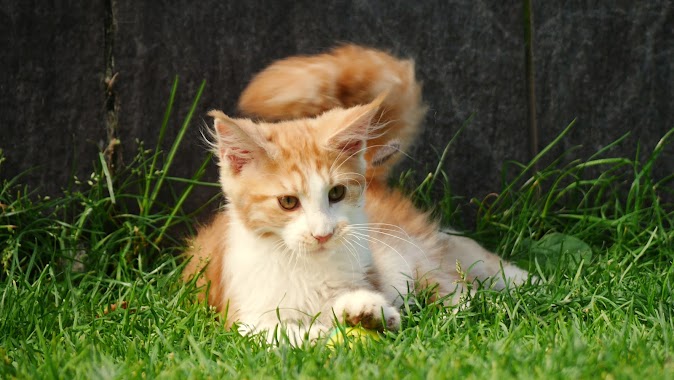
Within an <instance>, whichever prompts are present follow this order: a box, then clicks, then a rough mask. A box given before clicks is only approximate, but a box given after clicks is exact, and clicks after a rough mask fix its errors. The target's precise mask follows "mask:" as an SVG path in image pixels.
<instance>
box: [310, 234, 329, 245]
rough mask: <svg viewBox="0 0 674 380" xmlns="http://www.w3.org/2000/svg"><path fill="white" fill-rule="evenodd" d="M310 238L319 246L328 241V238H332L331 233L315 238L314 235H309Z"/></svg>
mask: <svg viewBox="0 0 674 380" xmlns="http://www.w3.org/2000/svg"><path fill="white" fill-rule="evenodd" d="M311 236H313V237H314V238H315V239H316V240H318V243H319V244H323V243H325V242H326V241H328V240H330V238H331V237H332V233H329V234H327V235H323V236H316V235H311Z"/></svg>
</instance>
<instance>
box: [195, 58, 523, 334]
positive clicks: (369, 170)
mask: <svg viewBox="0 0 674 380" xmlns="http://www.w3.org/2000/svg"><path fill="white" fill-rule="evenodd" d="M358 52H360V53H362V54H361V55H359V53H358ZM347 53H348V54H350V55H349V56H350V58H351V59H343V57H342V58H339V57H340V56H341V55H345V54H347ZM319 58H320V59H319ZM293 62H294V63H293ZM323 63H325V64H326V66H327V68H319V67H318V66H321V65H322V64H323ZM350 64H353V67H351V66H348V65H350ZM275 67H276V68H275ZM348 67H351V70H347V68H348ZM272 68H275V69H274V70H278V71H274V70H270V69H272ZM293 68H294V69H293ZM305 69H309V70H310V71H311V70H316V72H315V75H307V74H306V72H305V75H299V74H298V73H300V72H303V70H304V71H306V70H305ZM403 69H404V70H403ZM336 72H342V73H344V72H351V73H352V74H353V75H355V77H356V78H360V79H358V80H355V79H354V80H352V81H349V80H347V79H345V76H344V75H345V74H344V75H343V74H335V73H336ZM396 72H397V73H399V74H400V73H404V75H402V74H400V75H402V76H399V77H398V79H395V78H396V75H398V74H391V73H396ZM265 73H266V74H265ZM285 73H288V78H290V79H288V78H285ZM386 73H388V74H386ZM340 78H341V79H340ZM291 79H292V80H291ZM284 80H288V81H287V82H286V83H285V85H282V84H280V83H283V81H284ZM330 81H333V82H334V83H332V84H330ZM310 82H311V83H310ZM316 82H321V83H323V84H320V85H317V84H316ZM312 83H313V84H312ZM349 83H350V84H349ZM352 85H353V86H356V87H349V86H352ZM362 86H364V87H362ZM265 88H267V91H269V96H267V97H265V96H264V92H265V91H263V89H265ZM325 88H331V89H333V90H331V91H333V92H324V91H325V90H324V89H325ZM335 88H342V89H341V90H339V91H337V92H334V91H335V90H334V89H335ZM253 89H254V90H255V91H253ZM301 89H303V90H301ZM359 89H360V90H359ZM381 90H383V91H385V92H386V91H387V92H388V96H379V97H377V98H376V99H375V96H376V94H377V91H381ZM303 93H305V95H301V94H303ZM293 94H295V95H293ZM307 94H311V95H307ZM343 94H360V95H359V96H360V97H359V98H358V99H357V100H353V102H358V103H362V104H363V105H353V104H351V103H349V100H348V99H350V98H349V97H346V98H345V97H343V96H342V95H343ZM301 96H304V97H303V98H301ZM300 98H301V100H297V99H300ZM318 98H320V99H323V100H325V99H332V101H334V104H333V105H332V106H330V105H329V104H330V103H329V102H328V103H325V104H323V103H321V102H322V100H319V99H318ZM283 99H285V100H283ZM288 99H291V101H288ZM293 99H294V100H293ZM373 99H374V100H373ZM398 99H407V100H408V101H409V102H410V103H409V104H406V103H405V102H403V101H401V102H398ZM326 102H327V101H326ZM274 104H276V105H279V108H278V109H277V110H274ZM316 104H318V105H316ZM240 105H241V107H242V108H243V110H244V111H245V112H246V113H247V114H248V115H251V116H257V117H261V118H263V119H267V120H268V121H267V122H253V121H251V120H250V119H232V118H229V117H228V116H226V115H224V114H223V113H222V112H219V111H212V112H211V113H210V114H209V115H211V116H212V117H213V118H214V120H215V121H214V140H215V141H214V148H215V151H216V153H217V157H218V161H219V166H220V183H221V185H222V189H223V192H224V193H225V196H226V198H227V201H228V203H227V205H226V206H225V208H224V210H223V211H221V212H219V213H218V214H217V216H216V217H215V219H214V220H213V221H212V222H211V223H210V224H209V225H207V226H205V227H203V228H201V229H200V230H199V233H198V235H197V236H196V238H195V239H194V240H192V242H191V245H190V248H189V250H188V252H187V256H188V257H191V258H192V259H191V261H190V262H189V263H188V265H187V266H186V268H185V271H184V273H183V275H184V278H185V279H186V280H187V279H190V278H192V277H193V276H195V275H198V274H200V273H201V271H202V270H203V275H202V276H201V277H200V278H199V279H198V283H199V284H201V285H205V284H207V283H210V287H209V293H208V302H209V304H211V305H213V306H214V307H216V308H217V309H218V310H219V311H220V312H221V313H222V314H223V315H225V316H226V318H225V319H226V324H227V326H228V327H229V326H231V324H232V323H233V322H236V321H238V322H239V328H240V329H241V331H242V332H245V333H257V332H265V333H266V337H267V340H268V341H269V342H274V341H276V340H277V339H279V331H280V330H285V332H286V333H287V335H288V337H289V338H290V339H291V342H293V343H299V341H300V340H301V339H302V338H303V337H305V336H307V337H309V338H310V339H313V338H316V337H318V336H319V335H321V334H322V333H324V332H325V331H326V330H328V329H329V328H331V327H332V324H333V322H334V320H335V318H336V319H337V320H338V321H339V322H345V323H347V324H350V325H356V324H358V323H360V324H362V325H363V326H365V327H367V328H372V329H384V328H386V329H393V330H395V329H398V328H399V327H400V313H399V310H400V307H401V306H402V303H403V301H404V299H405V297H406V296H407V294H408V293H409V292H414V291H416V290H418V288H417V287H418V286H421V287H426V286H432V287H433V289H435V291H436V292H437V293H436V295H437V296H446V295H449V296H450V297H449V298H448V299H447V302H449V303H455V302H456V301H458V296H459V295H460V293H461V291H463V284H462V280H463V279H462V275H461V274H459V273H458V272H457V269H456V267H457V262H458V263H460V264H461V267H462V268H464V270H467V271H469V273H468V279H467V280H468V281H472V280H474V279H480V280H485V279H487V278H492V280H493V286H494V287H495V288H498V289H502V288H505V287H506V283H507V282H510V283H512V284H514V285H517V284H520V283H522V282H523V281H524V280H525V279H526V278H527V276H528V273H527V272H526V271H524V270H522V269H520V268H518V267H516V266H514V265H512V264H509V263H507V262H502V261H501V260H500V258H499V257H498V256H496V255H494V254H492V253H490V252H488V251H487V250H485V249H483V248H482V247H480V246H479V245H478V244H477V243H475V242H474V241H473V240H471V239H468V238H465V237H460V236H455V235H450V234H446V233H443V232H441V231H440V226H439V225H438V224H437V223H435V222H433V221H431V220H430V219H429V216H428V215H427V214H426V213H423V212H421V211H419V210H418V209H416V208H415V207H414V205H413V204H412V202H411V201H410V200H409V199H407V198H406V197H405V196H404V195H402V194H401V193H400V192H399V191H398V190H395V189H389V188H388V187H387V186H386V185H385V182H384V181H383V179H384V178H385V175H386V174H387V173H388V170H389V169H390V162H391V161H394V160H387V159H386V158H388V157H387V156H390V154H389V153H390V151H391V150H390V149H389V148H388V147H390V146H391V145H392V144H390V143H387V142H390V141H398V142H399V146H398V147H400V148H404V147H407V146H409V144H410V143H411V141H412V139H413V137H414V136H415V135H416V133H417V131H418V127H419V122H420V118H421V117H422V116H423V108H424V107H423V106H422V104H421V100H420V92H419V85H418V83H417V82H416V81H415V79H414V72H413V66H412V63H411V62H409V61H398V60H396V59H395V58H393V57H391V56H389V55H387V54H385V53H382V52H378V51H374V50H371V49H365V48H360V47H356V46H346V47H342V48H339V49H336V50H334V51H333V52H332V53H329V54H325V55H319V56H313V57H295V58H291V59H289V60H284V61H281V62H280V63H275V64H273V65H272V66H271V67H270V68H268V69H267V70H265V71H263V73H262V74H260V75H258V76H257V77H256V78H255V80H253V82H252V83H251V85H250V87H249V88H248V89H246V91H245V92H244V94H243V96H242V98H241V102H240ZM257 105H260V107H259V108H255V107H257ZM307 105H309V106H307ZM315 105H316V106H315ZM314 106H315V108H314ZM410 108H411V109H410ZM284 109H288V111H284ZM291 110H292V111H291ZM405 114H407V115H408V116H409V115H413V117H412V116H410V118H407V119H405V118H402V117H401V115H405ZM392 116H394V117H396V118H397V117H401V118H400V119H395V118H394V119H391V117H392ZM373 141H378V142H377V143H374V142H373ZM382 146H384V148H382ZM382 149H384V150H386V152H387V153H386V154H381V153H377V152H375V153H372V152H373V151H377V150H382ZM377 159H379V160H380V162H376V161H377ZM279 326H280V327H281V329H279Z"/></svg>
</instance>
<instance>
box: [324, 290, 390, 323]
mask: <svg viewBox="0 0 674 380" xmlns="http://www.w3.org/2000/svg"><path fill="white" fill-rule="evenodd" d="M333 310H334V312H335V315H336V316H337V318H338V319H339V321H340V322H345V323H346V324H348V325H351V326H355V325H357V324H360V325H361V326H363V327H364V328H366V329H372V330H382V329H387V330H398V329H399V328H400V312H399V311H398V309H396V308H395V307H393V306H391V304H390V303H389V302H387V301H386V299H385V298H384V296H383V295H381V294H380V293H377V292H373V291H371V290H364V289H361V290H355V291H350V292H348V293H345V294H342V295H341V296H340V297H339V298H337V300H336V301H335V305H334V307H333Z"/></svg>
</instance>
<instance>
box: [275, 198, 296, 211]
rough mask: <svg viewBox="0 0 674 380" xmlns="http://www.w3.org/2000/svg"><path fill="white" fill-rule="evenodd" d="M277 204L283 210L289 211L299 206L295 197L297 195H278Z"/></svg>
mask: <svg viewBox="0 0 674 380" xmlns="http://www.w3.org/2000/svg"><path fill="white" fill-rule="evenodd" d="M278 204H279V205H280V206H281V208H283V209H284V210H288V211H291V210H294V209H296V208H297V207H299V205H300V200H299V199H297V197H293V196H292V195H284V196H282V197H278Z"/></svg>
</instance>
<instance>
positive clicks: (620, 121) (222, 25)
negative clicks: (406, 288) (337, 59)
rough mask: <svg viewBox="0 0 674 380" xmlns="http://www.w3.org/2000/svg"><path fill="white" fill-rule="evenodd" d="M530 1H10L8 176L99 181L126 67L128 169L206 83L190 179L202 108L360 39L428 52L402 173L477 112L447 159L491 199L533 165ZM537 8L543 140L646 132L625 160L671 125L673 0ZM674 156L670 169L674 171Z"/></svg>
mask: <svg viewBox="0 0 674 380" xmlns="http://www.w3.org/2000/svg"><path fill="white" fill-rule="evenodd" d="M522 9H523V6H522V2H520V1H511V2H501V1H458V0H451V1H446V0H442V1H420V2H409V1H384V0H381V1H379V0H356V1H352V2H346V1H327V2H316V1H200V2H194V1H172V2H170V4H169V3H168V2H165V3H163V4H157V2H152V4H150V3H149V2H136V1H114V0H90V1H51V2H44V1H21V2H17V1H8V0H0V75H1V77H0V78H1V79H0V90H1V91H0V128H1V129H2V137H1V138H0V148H2V149H3V150H4V152H5V155H6V156H7V162H6V163H5V164H4V165H3V166H2V169H0V170H1V172H0V175H1V176H2V177H5V178H9V177H12V176H14V175H16V174H17V173H19V172H22V171H25V170H27V169H28V168H31V167H35V166H37V169H36V170H34V171H32V172H31V173H30V174H29V175H28V176H27V177H25V180H26V181H27V182H29V184H30V185H32V186H40V188H41V189H42V190H41V192H42V193H50V194H53V193H58V192H59V191H60V189H61V188H64V187H65V186H67V184H68V182H69V179H70V178H71V177H72V174H73V173H76V174H78V175H80V176H83V175H87V174H88V173H89V172H90V168H91V162H92V161H93V160H94V159H96V152H97V151H99V150H100V149H101V148H102V147H104V146H105V145H106V144H107V139H108V134H107V132H106V112H107V111H108V110H109V109H110V104H108V105H106V94H105V86H104V85H103V80H104V77H105V73H106V68H107V69H108V70H109V71H110V70H112V71H113V72H117V73H118V76H117V79H116V82H115V86H114V87H113V90H114V95H115V97H116V101H117V108H115V109H114V110H113V111H111V112H114V113H115V115H116V116H117V117H118V126H117V132H116V133H117V136H118V137H119V138H120V139H121V141H122V148H123V152H122V154H123V157H124V160H125V161H127V162H128V161H129V160H130V158H131V157H132V156H133V154H134V152H135V143H134V140H135V139H140V140H143V141H145V142H146V146H153V145H154V144H155V142H156V140H157V132H158V129H159V126H160V125H161V119H162V116H163V112H164V107H165V105H166V102H167V100H168V95H169V92H170V87H171V83H172V80H173V78H174V76H175V75H179V76H180V87H179V91H178V99H177V102H178V103H177V108H176V110H175V111H174V116H176V117H174V119H173V123H172V129H171V131H170V132H169V134H170V136H168V141H169V142H170V141H171V140H172V137H173V136H175V133H176V131H177V129H178V127H179V124H180V121H181V118H182V117H183V116H184V115H185V113H186V111H187V109H188V107H189V104H190V102H191V99H192V97H193V96H194V94H195V93H196V90H197V88H198V86H199V84H200V82H201V81H202V79H205V80H206V81H207V87H206V90H205V93H204V95H203V98H202V101H201V103H200V105H199V108H198V110H197V115H198V116H199V117H197V118H196V120H195V122H194V125H193V128H192V130H191V132H190V136H188V139H189V141H188V142H187V144H185V146H184V147H183V149H182V151H181V152H180V159H179V162H178V166H177V167H176V171H175V172H174V173H175V174H177V175H183V176H189V175H190V174H192V173H193V171H194V170H196V168H197V166H198V163H199V162H200V161H201V160H202V159H203V157H204V149H203V144H202V143H201V142H200V141H199V139H200V137H199V133H198V128H199V126H200V123H201V120H202V117H203V115H205V112H206V111H207V110H208V109H211V108H220V109H223V110H224V111H225V112H229V113H234V112H235V104H236V99H237V97H238V95H239V93H240V92H241V90H242V89H243V88H244V87H245V85H246V83H247V81H248V80H249V79H250V78H251V76H252V75H253V74H254V73H255V72H257V71H259V70H261V69H262V68H264V67H265V66H266V65H268V64H269V63H270V62H272V61H273V60H275V59H278V58H282V57H285V56H288V55H292V54H297V53H316V52H319V51H322V50H324V49H326V48H328V47H331V46H333V44H334V43H335V42H338V41H350V42H356V43H362V44H366V45H371V46H374V47H379V48H383V49H387V50H389V51H391V52H393V53H395V54H399V55H402V56H407V57H412V58H414V59H415V60H416V62H417V72H418V77H419V78H420V79H421V80H422V81H423V82H424V97H425V99H426V102H427V103H428V105H429V106H430V112H429V113H428V117H427V119H426V130H425V132H424V133H423V135H422V137H421V139H420V141H419V144H418V145H417V147H416V148H415V149H414V150H413V151H412V152H411V156H412V159H411V160H407V161H406V162H405V163H404V165H403V167H413V168H416V169H417V170H418V171H419V173H420V176H423V174H424V173H425V172H426V171H428V170H430V169H432V168H433V166H434V163H435V162H436V161H437V158H438V157H439V152H441V151H442V149H443V148H444V146H445V144H446V143H447V142H448V141H449V140H450V139H451V137H452V135H453V134H454V133H455V132H456V131H457V129H458V128H459V127H460V126H461V124H462V123H463V122H464V121H465V120H466V119H467V118H468V117H469V116H470V115H471V114H473V113H475V117H474V120H473V122H472V123H471V124H470V126H469V127H468V128H467V129H466V130H465V131H464V132H463V133H462V134H461V136H460V137H459V138H458V140H457V141H456V144H455V145H454V146H453V147H452V150H451V153H450V155H449V158H448V160H447V163H446V166H445V169H446V171H447V173H448V174H449V176H450V179H451V181H452V186H453V190H454V192H455V193H457V194H460V195H465V196H467V197H479V198H481V197H483V196H484V195H485V194H487V193H489V192H494V191H498V190H499V188H500V171H501V167H502V164H503V163H504V162H505V161H506V160H518V161H526V160H527V159H528V158H529V153H528V141H527V139H528V131H527V128H528V120H527V96H526V95H527V91H526V85H525V78H526V75H525V63H524V26H523V24H524V21H523V19H524V17H523V11H522ZM533 18H534V24H535V34H534V49H535V61H534V62H535V65H536V71H535V73H536V75H535V84H536V95H537V98H536V106H537V117H538V126H539V132H540V143H539V146H543V145H545V144H547V143H548V142H549V141H550V140H551V139H553V138H554V137H555V136H556V135H557V134H558V133H559V132H560V131H561V130H562V129H563V128H564V127H565V126H566V125H567V124H568V123H569V122H570V121H571V120H572V119H573V118H577V119H578V126H577V128H576V129H575V130H574V131H573V132H572V133H571V134H570V136H569V137H568V138H567V139H566V140H565V141H564V146H565V147H571V146H574V145H578V144H583V145H584V146H585V148H584V150H583V151H581V152H579V154H580V155H581V156H583V155H584V156H586V155H587V153H588V152H593V151H595V150H596V149H597V148H599V147H601V146H603V145H605V144H607V143H609V142H611V141H612V140H614V139H616V138H617V137H619V136H621V135H622V134H623V133H625V132H627V131H632V132H633V134H634V136H633V139H631V140H630V141H629V143H628V144H626V145H625V148H624V149H625V150H624V151H623V152H621V153H622V154H627V155H632V154H633V152H634V150H635V148H636V144H637V143H636V141H637V139H641V141H642V144H643V145H644V146H645V147H646V148H652V147H653V146H654V145H655V143H656V142H657V140H658V139H659V138H660V137H661V136H662V135H664V134H665V132H666V131H667V130H669V129H671V128H672V127H674V118H673V116H674V94H672V87H674V86H673V85H674V80H673V78H672V69H673V65H674V37H673V36H672V29H673V26H674V12H673V7H672V3H671V1H665V0H656V1H649V2H638V3H634V2H618V1H613V2H606V1H544V2H535V4H534V12H533ZM106 28H107V30H108V31H111V33H110V34H109V35H108V36H107V37H106V34H105V31H106ZM106 47H108V48H110V49H111V50H110V51H111V53H112V55H111V56H106V54H105V50H106ZM436 152H437V153H436ZM668 154H669V156H668V158H666V159H664V160H663V161H662V162H663V163H666V164H664V165H662V166H661V167H660V168H659V170H660V172H661V173H663V174H669V173H672V172H673V171H674V159H671V158H674V156H673V155H672V152H671V151H670V152H668ZM211 169H214V168H211ZM214 172H215V170H211V171H210V172H209V178H210V179H215V174H214ZM210 191H212V190H205V189H204V190H203V191H202V192H201V193H200V194H199V195H198V196H197V197H196V198H195V199H194V203H193V204H197V203H199V202H202V201H203V199H205V198H206V197H207V195H208V193H209V192H210Z"/></svg>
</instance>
